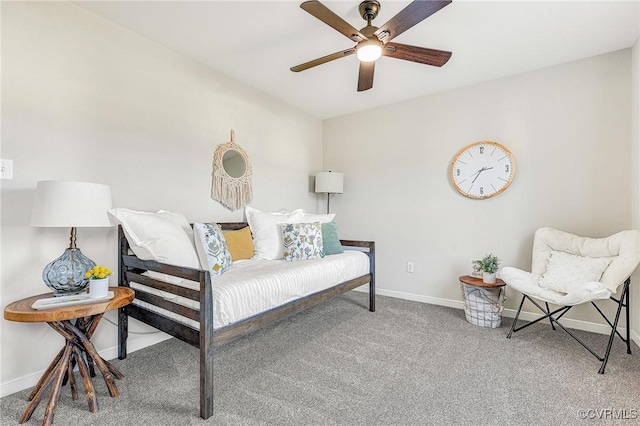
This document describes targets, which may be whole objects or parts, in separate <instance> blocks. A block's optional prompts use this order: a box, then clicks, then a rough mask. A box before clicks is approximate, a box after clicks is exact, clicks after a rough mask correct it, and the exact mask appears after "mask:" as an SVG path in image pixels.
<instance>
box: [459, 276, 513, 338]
mask: <svg viewBox="0 0 640 426" xmlns="http://www.w3.org/2000/svg"><path fill="white" fill-rule="evenodd" d="M460 287H461V289H462V297H463V299H464V315H465V317H466V318H467V321H469V322H470V323H471V324H474V325H479V326H480V327H488V328H497V327H500V324H501V323H502V310H503V309H504V307H503V303H504V300H505V297H504V288H503V287H497V288H485V287H476V286H472V285H468V284H464V283H460Z"/></svg>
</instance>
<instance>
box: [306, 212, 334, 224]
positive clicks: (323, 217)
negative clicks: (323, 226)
mask: <svg viewBox="0 0 640 426" xmlns="http://www.w3.org/2000/svg"><path fill="white" fill-rule="evenodd" d="M334 217H336V214H335V213H327V214H313V213H307V212H305V213H304V216H302V223H314V222H319V223H329V222H331V221H333V218H334Z"/></svg>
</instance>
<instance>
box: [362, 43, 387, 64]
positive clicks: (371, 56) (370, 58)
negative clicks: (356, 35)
mask: <svg viewBox="0 0 640 426" xmlns="http://www.w3.org/2000/svg"><path fill="white" fill-rule="evenodd" d="M381 56H382V42H380V41H377V40H364V41H361V42H360V43H358V46H357V47H356V57H357V58H358V60H359V61H360V62H374V61H377V60H378V59H380V57H381Z"/></svg>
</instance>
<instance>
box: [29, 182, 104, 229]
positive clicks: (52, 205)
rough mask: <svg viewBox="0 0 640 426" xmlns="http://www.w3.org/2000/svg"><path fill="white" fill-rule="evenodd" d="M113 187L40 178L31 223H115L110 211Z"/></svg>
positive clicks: (47, 225)
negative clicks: (111, 220)
mask: <svg viewBox="0 0 640 426" xmlns="http://www.w3.org/2000/svg"><path fill="white" fill-rule="evenodd" d="M110 208H111V188H110V187H109V186H107V185H102V184H99V183H86V182H63V181H40V182H38V185H37V187H36V196H35V200H34V202H33V209H32V211H31V226H36V227H45V228H56V227H64V228H72V227H100V226H113V225H112V224H111V222H110V220H109V217H108V215H107V210H108V209H110Z"/></svg>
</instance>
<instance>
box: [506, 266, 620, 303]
mask: <svg viewBox="0 0 640 426" xmlns="http://www.w3.org/2000/svg"><path fill="white" fill-rule="evenodd" d="M500 277H501V278H502V280H503V281H504V282H505V283H507V285H508V286H509V287H511V288H513V289H514V290H517V291H519V292H520V293H523V294H526V295H527V296H532V297H535V298H537V299H541V300H543V301H545V302H549V303H553V304H556V305H562V306H572V305H579V304H581V303H585V302H589V301H591V300H597V299H608V298H609V297H610V296H611V292H610V291H609V290H608V289H607V287H606V286H605V285H603V284H602V283H599V282H593V281H592V282H584V283H582V284H577V285H575V286H573V287H572V288H571V290H570V291H569V292H568V293H559V292H557V291H554V290H550V289H547V288H543V287H540V286H539V285H538V281H539V280H540V275H538V274H533V273H531V272H527V271H523V270H521V269H518V268H512V267H510V266H506V267H504V268H502V269H501V270H500Z"/></svg>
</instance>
